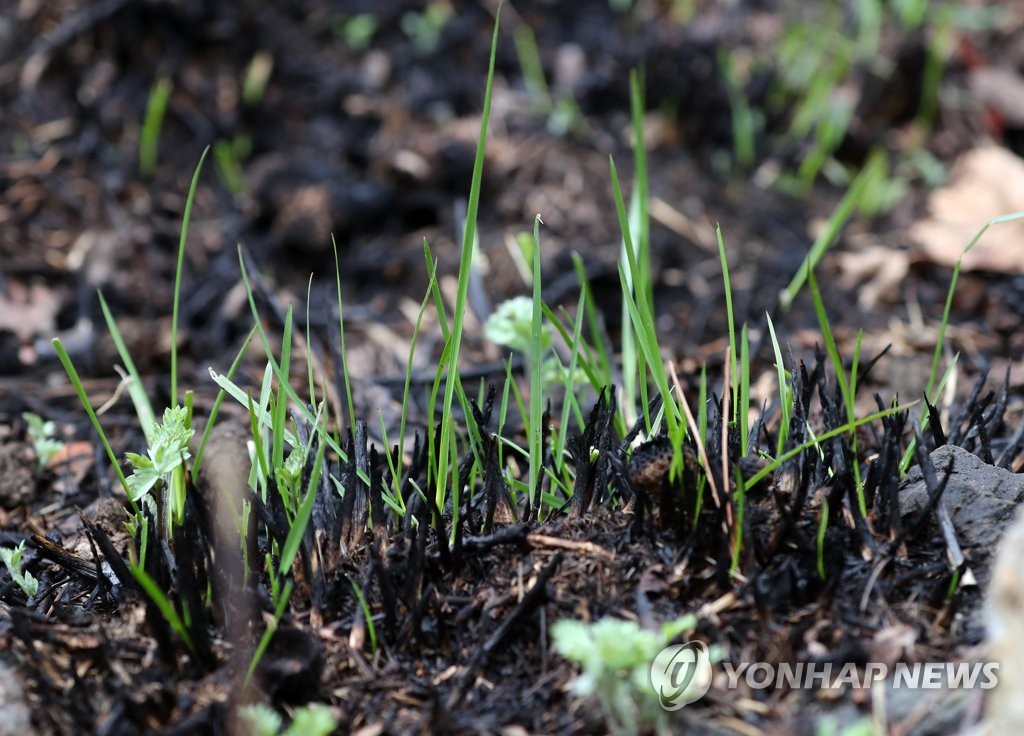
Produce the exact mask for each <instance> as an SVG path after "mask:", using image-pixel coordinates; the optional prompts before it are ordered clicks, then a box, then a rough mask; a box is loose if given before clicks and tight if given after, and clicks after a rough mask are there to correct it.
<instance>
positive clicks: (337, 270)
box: [331, 235, 422, 437]
mask: <svg viewBox="0 0 1024 736" xmlns="http://www.w3.org/2000/svg"><path fill="white" fill-rule="evenodd" d="M331 247H332V248H333V249H334V283H335V286H336V287H337V291H338V345H339V347H338V351H339V352H340V353H341V354H340V355H339V356H338V357H339V360H341V365H340V366H337V367H336V368H335V370H340V371H341V372H342V376H344V378H345V406H346V407H347V408H348V426H349V431H351V432H352V436H353V437H355V436H356V410H355V403H354V402H353V401H352V380H351V378H350V377H349V371H348V353H346V352H345V317H344V311H343V310H342V299H341V262H340V261H339V260H338V244H337V242H335V240H334V236H333V235H332V236H331ZM420 314H421V315H422V309H421V310H420ZM418 326H419V325H418V323H417V327H418ZM410 359H411V355H410ZM407 377H408V376H407ZM402 418H403V419H404V418H405V403H404V402H403V404H402ZM338 426H339V427H340V426H342V421H341V417H338Z"/></svg>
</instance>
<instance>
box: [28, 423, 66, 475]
mask: <svg viewBox="0 0 1024 736" xmlns="http://www.w3.org/2000/svg"><path fill="white" fill-rule="evenodd" d="M21 417H22V419H24V420H25V422H26V423H27V424H28V436H29V438H30V439H31V440H32V450H33V451H34V452H35V454H36V470H37V472H40V473H41V472H43V471H44V470H45V469H46V466H47V465H48V464H49V463H50V458H52V457H53V456H54V455H56V454H57V453H58V452H60V451H61V450H63V449H64V443H63V442H61V441H60V440H58V439H56V437H55V435H56V434H57V425H56V424H54V423H53V422H51V421H44V420H43V418H42V417H41V416H39V415H38V414H34V413H32V412H30V411H27V412H25V413H24V414H22V415H21Z"/></svg>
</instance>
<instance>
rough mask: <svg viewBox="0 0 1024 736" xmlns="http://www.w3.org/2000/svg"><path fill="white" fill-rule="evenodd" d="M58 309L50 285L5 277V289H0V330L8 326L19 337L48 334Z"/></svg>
mask: <svg viewBox="0 0 1024 736" xmlns="http://www.w3.org/2000/svg"><path fill="white" fill-rule="evenodd" d="M59 309H60V303H59V300H58V299H57V297H56V295H55V294H54V292H53V290H52V289H48V288H46V287H45V286H42V285H41V284H32V285H31V286H28V287H26V286H25V285H24V284H20V283H18V282H16V281H13V280H11V281H8V282H7V288H6V291H4V292H0V330H3V329H7V330H10V331H11V332H13V333H14V334H15V335H17V336H18V337H20V338H21V339H22V340H29V339H31V338H33V337H36V336H37V335H43V334H48V333H50V332H52V331H53V329H54V326H55V325H56V319H57V312H58V310H59Z"/></svg>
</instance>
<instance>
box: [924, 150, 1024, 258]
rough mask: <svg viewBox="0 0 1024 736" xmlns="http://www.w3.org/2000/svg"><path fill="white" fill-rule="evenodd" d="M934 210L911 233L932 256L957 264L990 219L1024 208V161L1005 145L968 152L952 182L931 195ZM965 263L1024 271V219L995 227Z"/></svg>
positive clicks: (970, 252) (955, 172)
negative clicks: (1004, 146) (965, 249)
mask: <svg viewBox="0 0 1024 736" xmlns="http://www.w3.org/2000/svg"><path fill="white" fill-rule="evenodd" d="M928 210H929V212H930V216H929V217H928V218H927V219H925V220H922V221H920V222H917V223H916V224H914V225H912V226H911V228H910V236H911V238H912V239H914V240H915V241H917V242H918V243H919V244H920V246H921V250H922V253H923V255H924V257H925V258H926V259H928V260H930V261H932V262H934V263H938V264H941V265H945V266H953V265H954V264H956V262H957V259H959V258H960V257H961V255H963V251H964V248H966V247H967V245H968V244H969V243H970V242H971V240H972V239H973V238H974V236H975V235H976V234H977V233H978V230H980V229H981V228H982V227H983V226H984V225H985V223H987V222H989V221H990V220H991V219H992V218H994V217H998V216H1000V215H1008V214H1012V213H1015V212H1021V211H1024V160H1021V159H1020V158H1019V157H1017V156H1015V155H1014V154H1012V153H1011V152H1010V151H1008V150H1006V149H1005V148H1003V147H1001V146H994V145H989V146H983V147H981V148H975V149H974V150H971V151H968V152H967V153H965V154H964V155H963V156H961V157H960V159H959V160H957V162H956V164H955V165H954V166H953V172H952V177H951V180H950V183H949V184H947V185H946V186H944V187H942V188H940V189H937V190H935V191H934V192H932V194H931V195H930V196H929V197H928ZM961 267H962V268H963V270H965V271H994V272H997V273H1024V220H1021V221H1014V222H1006V223H1000V224H998V225H993V226H992V227H990V228H989V229H988V230H987V231H986V232H985V234H984V235H982V236H981V239H980V240H978V242H977V243H976V244H975V246H974V248H972V249H971V250H970V251H969V252H968V253H967V254H966V255H963V263H962V266H961Z"/></svg>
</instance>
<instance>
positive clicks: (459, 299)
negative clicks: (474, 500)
mask: <svg viewBox="0 0 1024 736" xmlns="http://www.w3.org/2000/svg"><path fill="white" fill-rule="evenodd" d="M500 14H501V11H500V8H499V10H498V12H497V13H496V14H495V18H494V33H493V35H492V37H491V56H490V61H489V62H488V67H487V85H486V88H485V91H484V104H483V110H482V112H481V113H480V135H479V137H478V139H477V145H476V158H475V159H474V161H473V175H472V179H471V180H470V186H469V202H468V205H467V207H466V225H465V228H464V229H463V234H462V253H461V257H460V259H459V280H458V287H457V292H456V297H455V313H454V314H453V315H452V332H451V336H450V338H449V339H450V349H449V350H448V374H447V378H446V380H445V388H444V403H443V405H442V409H441V447H440V451H439V453H438V462H439V465H438V470H439V472H438V475H437V478H436V482H437V488H436V492H435V498H436V500H437V502H438V507H439V508H444V503H443V501H444V499H445V496H446V494H445V483H446V482H447V478H448V468H447V462H448V455H449V452H450V450H449V447H450V444H451V443H452V435H453V433H454V428H453V424H454V422H453V417H452V399H453V398H454V397H455V386H456V384H457V383H459V352H460V347H461V343H462V320H463V316H464V315H465V311H466V297H467V293H468V291H469V276H470V269H471V265H472V264H471V260H472V256H473V242H474V240H475V238H476V218H477V211H478V209H479V206H480V183H481V180H482V178H483V168H484V150H485V147H486V144H487V124H488V121H489V119H490V115H491V92H492V90H493V87H494V60H495V57H496V55H497V50H498V28H499V25H500V22H499V20H500V17H501V15H500ZM469 424H472V422H470V423H469ZM457 475H458V468H457V467H453V468H452V469H451V476H452V478H451V480H452V492H453V504H452V508H453V509H455V510H456V511H455V512H456V513H457V509H458V499H457V496H458V493H459V491H460V489H459V488H458V477H457ZM456 523H457V522H456V521H453V522H452V533H453V534H454V530H455V528H456Z"/></svg>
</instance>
